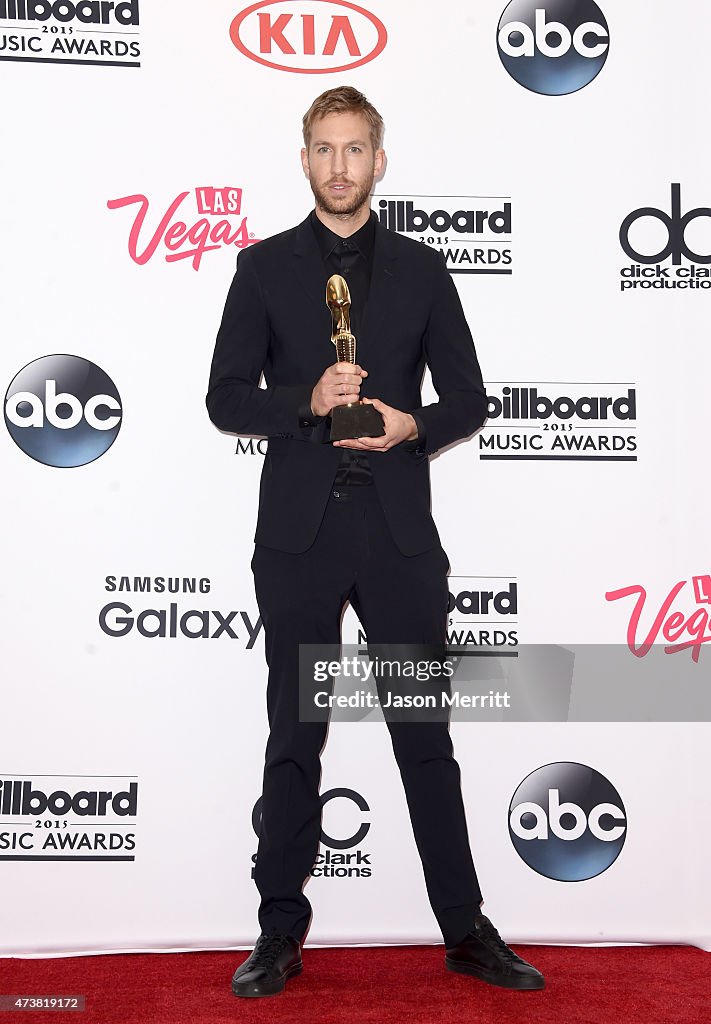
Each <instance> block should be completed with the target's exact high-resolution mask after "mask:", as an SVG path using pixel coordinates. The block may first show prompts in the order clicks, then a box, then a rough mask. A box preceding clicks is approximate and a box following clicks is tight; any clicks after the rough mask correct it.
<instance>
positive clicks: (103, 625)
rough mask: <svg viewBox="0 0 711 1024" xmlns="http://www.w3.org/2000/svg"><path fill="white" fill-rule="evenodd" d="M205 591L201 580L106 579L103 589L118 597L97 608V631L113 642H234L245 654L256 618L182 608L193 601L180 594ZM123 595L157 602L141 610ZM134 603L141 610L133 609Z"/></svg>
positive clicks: (205, 580)
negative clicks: (132, 639)
mask: <svg viewBox="0 0 711 1024" xmlns="http://www.w3.org/2000/svg"><path fill="white" fill-rule="evenodd" d="M211 589H212V583H211V581H210V579H209V577H207V576H201V577H197V576H179V575H175V576H170V575H165V576H135V575H133V576H131V575H118V574H116V575H110V576H106V577H104V590H105V591H106V592H107V593H109V594H116V595H121V596H119V597H118V599H115V600H111V601H109V602H108V603H107V604H104V605H103V607H102V608H101V609H100V611H99V627H100V629H101V631H102V633H105V634H106V636H110V637H114V638H117V639H121V638H123V637H126V636H129V635H131V634H134V636H136V635H138V637H144V638H145V639H148V640H175V639H178V638H184V639H187V640H218V639H221V638H224V639H229V640H240V641H241V642H243V643H244V645H245V649H246V650H248V651H251V650H252V648H253V647H254V645H255V643H256V641H257V639H258V637H259V634H260V632H261V629H262V618H261V616H260V615H259V614H258V613H256V612H247V611H228V612H225V611H219V610H217V609H215V608H205V607H202V608H194V607H190V606H188V607H186V604H188V605H190V604H193V603H194V604H197V603H198V602H197V601H195V602H187V601H186V599H185V595H189V594H200V595H208V594H209V593H210V591H211ZM124 594H127V595H128V594H133V595H136V594H138V595H145V594H157V595H158V598H157V599H156V598H154V599H153V600H152V601H151V602H150V603H151V604H152V605H153V607H149V608H146V607H144V606H145V604H146V603H147V602H148V599H147V598H146V597H143V596H139V597H135V596H134V597H124V596H123V595H124ZM172 595H176V596H177V595H181V596H180V599H179V600H171V596H172ZM129 601H130V604H129ZM200 603H201V604H208V603H210V604H214V603H215V602H214V600H213V601H211V602H207V601H203V602H200ZM136 604H138V605H140V606H141V607H139V608H136V607H135V605H136Z"/></svg>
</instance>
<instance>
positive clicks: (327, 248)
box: [309, 210, 377, 260]
mask: <svg viewBox="0 0 711 1024" xmlns="http://www.w3.org/2000/svg"><path fill="white" fill-rule="evenodd" d="M376 219H377V218H376V216H375V213H374V212H373V210H371V211H370V217H369V218H368V220H367V221H366V222H365V224H364V225H363V227H362V228H358V230H357V231H356V232H355V233H354V234H352V235H349V236H348V238H347V239H343V238H341V236H340V235H337V234H336V232H335V231H331V229H330V228H328V227H326V225H325V224H324V223H323V221H321V220H319V219H318V217H317V216H316V212H315V211H314V210H312V211H311V213H310V215H309V220H310V221H311V227H312V228H313V231H314V234H315V235H316V241H317V242H318V247H319V249H320V250H321V256H322V257H323V259H324V260H327V259H328V258H329V256H330V255H331V254H332V252H333V250H334V249H335V248H336V247H337V246H338V245H339V244H340V243H341V242H343V241H347V242H350V244H351V246H352V247H353V248H355V249H357V250H358V252H359V253H360V254H361V256H363V258H364V259H366V260H370V259H371V257H372V255H373V246H374V245H375V222H376Z"/></svg>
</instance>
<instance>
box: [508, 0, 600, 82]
mask: <svg viewBox="0 0 711 1024" xmlns="http://www.w3.org/2000/svg"><path fill="white" fill-rule="evenodd" d="M497 44H498V48H499V57H500V58H501V63H502V64H503V65H504V67H505V68H506V70H507V71H508V73H509V74H510V75H511V77H512V78H513V79H515V80H516V81H517V82H518V83H519V85H522V86H524V88H526V89H529V90H530V91H531V92H537V93H540V94H541V95H544V96H566V95H568V93H571V92H577V91H578V90H579V89H583V88H584V87H585V86H586V85H589V84H590V82H592V80H593V78H595V77H596V76H597V75H598V74H599V73H600V71H601V70H602V66H603V64H604V63H605V61H606V60H607V53H608V50H609V48H610V33H609V29H608V27H607V21H606V20H605V15H604V14H603V13H602V11H601V10H600V8H599V7H598V5H597V4H596V3H595V2H594V0H538V2H536V0H511V3H510V4H508V5H507V6H506V8H505V9H504V12H503V14H502V15H501V19H500V21H499V27H498V34H497Z"/></svg>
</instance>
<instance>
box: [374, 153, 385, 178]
mask: <svg viewBox="0 0 711 1024" xmlns="http://www.w3.org/2000/svg"><path fill="white" fill-rule="evenodd" d="M386 162H387V157H386V156H385V150H384V149H376V151H375V158H374V166H373V176H374V178H375V179H376V180H378V179H380V178H381V177H382V175H383V173H384V171H385V164H386Z"/></svg>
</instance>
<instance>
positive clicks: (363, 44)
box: [230, 0, 388, 75]
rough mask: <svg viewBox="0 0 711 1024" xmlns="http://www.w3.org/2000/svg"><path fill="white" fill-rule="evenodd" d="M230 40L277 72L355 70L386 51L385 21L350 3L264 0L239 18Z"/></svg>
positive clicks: (314, 0)
mask: <svg viewBox="0 0 711 1024" xmlns="http://www.w3.org/2000/svg"><path fill="white" fill-rule="evenodd" d="M230 39H231V40H232V42H233V43H234V45H235V46H236V47H237V49H238V50H239V51H240V53H243V54H244V56H245V57H249V59H250V60H254V61H256V62H257V64H264V66H265V67H268V68H274V70H276V71H293V72H295V73H296V74H300V75H326V74H334V73H336V72H341V71H352V70H353V68H359V67H361V65H363V64H367V63H368V62H369V61H371V60H374V59H375V58H376V57H377V56H378V55H379V54H380V53H382V52H383V49H384V47H385V44H386V43H387V41H388V33H387V31H386V29H385V26H384V25H383V23H382V21H380V19H379V18H376V17H375V15H374V14H371V13H370V11H366V10H365V9H364V8H363V7H358V6H356V4H351V3H348V2H347V0H264V2H263V3H258V4H252V6H251V7H247V8H245V10H243V11H240V13H239V14H238V15H237V16H236V17H235V18H234V19H233V21H232V24H231V25H230Z"/></svg>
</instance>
